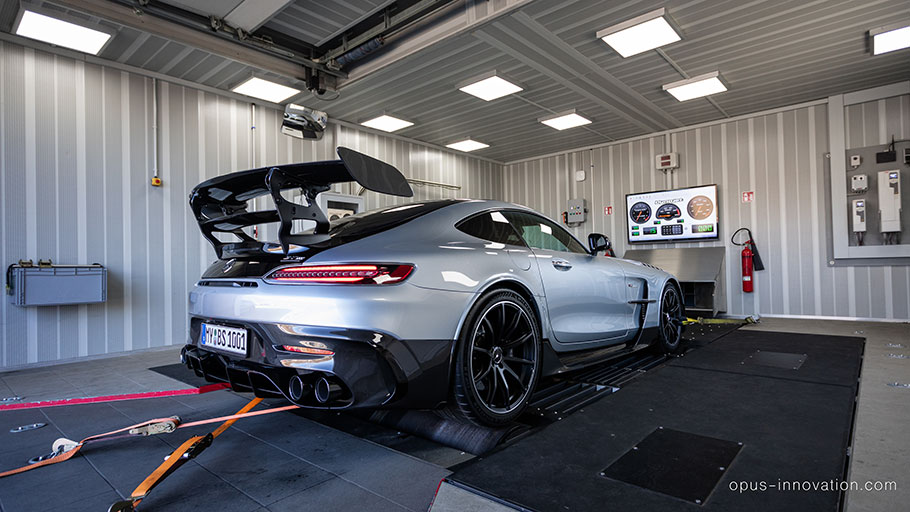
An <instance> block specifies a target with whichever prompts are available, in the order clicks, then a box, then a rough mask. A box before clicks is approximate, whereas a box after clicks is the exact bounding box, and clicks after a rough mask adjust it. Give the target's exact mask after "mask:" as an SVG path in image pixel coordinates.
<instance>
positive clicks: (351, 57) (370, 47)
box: [328, 37, 385, 69]
mask: <svg viewBox="0 0 910 512" xmlns="http://www.w3.org/2000/svg"><path fill="white" fill-rule="evenodd" d="M383 44H385V40H384V39H383V38H382V37H375V38H373V39H370V40H369V41H367V42H366V43H364V44H362V45H360V46H358V47H357V48H354V49H353V50H351V51H349V52H348V53H345V54H344V55H340V56H339V57H338V58H336V59H334V60H332V61H329V64H328V66H329V67H331V68H334V69H342V68H343V67H345V66H347V65H348V64H350V63H352V62H354V61H358V60H360V59H362V58H364V57H366V56H367V55H369V54H370V53H373V52H374V51H376V50H378V49H379V48H381V47H382V45H383Z"/></svg>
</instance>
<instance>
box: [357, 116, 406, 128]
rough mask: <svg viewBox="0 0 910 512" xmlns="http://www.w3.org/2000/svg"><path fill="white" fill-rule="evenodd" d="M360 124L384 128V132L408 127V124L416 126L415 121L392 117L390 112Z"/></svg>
mask: <svg viewBox="0 0 910 512" xmlns="http://www.w3.org/2000/svg"><path fill="white" fill-rule="evenodd" d="M360 124H362V125H363V126H367V127H370V128H375V129H377V130H382V131H384V132H394V131H398V130H400V129H402V128H407V127H408V126H414V123H412V122H410V121H405V120H404V119H398V118H397V117H392V116H390V115H388V114H383V115H381V116H379V117H374V118H373V119H369V120H367V121H363V122H361V123H360Z"/></svg>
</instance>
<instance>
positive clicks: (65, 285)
mask: <svg viewBox="0 0 910 512" xmlns="http://www.w3.org/2000/svg"><path fill="white" fill-rule="evenodd" d="M8 285H9V288H10V289H9V293H10V295H11V298H10V300H11V302H12V303H13V304H14V305H16V306H61V305H67V304H89V303H94V302H105V301H106V300H107V269H106V268H104V267H103V266H101V265H48V266H37V267H28V266H25V267H23V266H20V265H13V266H12V267H10V275H9V282H8Z"/></svg>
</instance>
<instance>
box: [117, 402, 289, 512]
mask: <svg viewBox="0 0 910 512" xmlns="http://www.w3.org/2000/svg"><path fill="white" fill-rule="evenodd" d="M261 401H262V399H261V398H256V399H253V400H252V401H250V403H248V404H246V405H245V406H243V408H242V409H240V410H239V411H237V413H236V414H232V415H230V416H221V417H218V418H212V419H208V420H201V421H194V422H192V423H185V424H183V425H181V426H180V428H186V427H192V426H199V425H206V424H208V423H217V422H219V421H223V422H224V423H222V424H221V425H219V426H218V428H216V429H215V430H213V431H212V432H211V433H209V434H206V435H204V436H193V437H191V438H189V439H187V440H186V441H185V442H184V443H183V444H181V445H180V446H179V447H178V448H177V449H176V450H174V451H173V452H172V453H171V454H170V455H169V456H168V457H167V458H166V459H165V460H164V462H162V463H161V465H160V466H158V468H157V469H155V471H153V472H152V474H150V475H149V476H148V477H147V478H146V479H145V480H143V481H142V483H141V484H139V486H138V487H136V490H134V491H133V493H132V494H131V495H130V497H129V499H126V500H122V501H118V502H116V503H114V504H113V505H111V507H110V509H108V512H132V511H134V510H136V506H137V505H139V503H141V502H142V500H143V499H145V497H146V496H148V493H149V492H151V490H152V489H154V488H155V486H157V485H158V484H160V483H161V482H162V481H163V480H164V479H165V478H167V477H168V476H170V474H171V473H173V472H174V471H176V470H177V468H179V467H180V466H182V465H184V464H186V463H187V462H188V461H190V460H192V459H194V458H196V456H197V455H199V454H200V453H202V451H203V450H205V449H206V448H208V447H209V446H211V444H212V441H214V440H215V438H217V437H218V436H220V435H221V434H222V433H224V431H225V430H227V429H228V428H230V427H231V425H233V424H234V423H235V422H236V421H237V420H239V419H241V418H248V417H250V416H259V415H262V414H271V413H273V412H279V411H287V410H290V409H296V408H297V406H296V405H289V406H285V407H277V408H274V409H265V410H262V411H256V412H250V410H251V409H252V408H253V407H256V405H258V404H259V402H261Z"/></svg>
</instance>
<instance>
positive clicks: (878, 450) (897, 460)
mask: <svg viewBox="0 0 910 512" xmlns="http://www.w3.org/2000/svg"><path fill="white" fill-rule="evenodd" d="M744 329H752V330H764V331H781V332H794V333H804V334H831V335H835V336H861V337H865V338H866V352H865V355H864V359H863V371H862V376H861V380H860V389H859V404H858V407H857V418H856V430H855V433H854V444H853V457H852V459H851V464H850V479H851V480H852V481H855V482H859V483H860V485H862V484H864V483H865V482H867V481H873V482H874V481H894V482H896V483H897V489H896V490H892V491H869V492H867V491H862V490H860V491H848V493H847V507H846V510H847V512H867V511H881V510H907V507H908V503H910V475H908V473H907V468H908V467H910V442H908V440H907V439H908V438H907V428H908V425H910V407H907V402H908V400H910V389H907V388H898V387H892V386H888V383H893V382H901V383H905V384H906V383H910V359H895V358H890V357H888V356H889V355H891V354H903V355H907V356H910V324H907V323H884V322H852V321H831V320H802V319H785V318H763V319H762V320H761V322H759V323H758V324H755V325H749V326H746V327H744ZM889 344H893V345H902V348H899V347H891V346H889Z"/></svg>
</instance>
